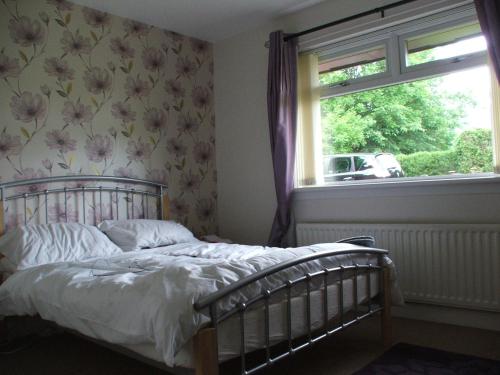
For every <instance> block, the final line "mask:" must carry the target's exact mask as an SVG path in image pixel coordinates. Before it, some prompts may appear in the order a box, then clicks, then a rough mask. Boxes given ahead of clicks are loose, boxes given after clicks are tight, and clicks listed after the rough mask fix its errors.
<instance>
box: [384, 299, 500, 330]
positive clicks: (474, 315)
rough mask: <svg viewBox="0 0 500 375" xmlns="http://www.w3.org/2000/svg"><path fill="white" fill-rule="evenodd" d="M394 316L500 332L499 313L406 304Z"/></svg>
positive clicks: (393, 312) (395, 310) (394, 311)
mask: <svg viewBox="0 0 500 375" xmlns="http://www.w3.org/2000/svg"><path fill="white" fill-rule="evenodd" d="M392 315H393V316H394V317H400V318H408V319H416V320H425V321H429V322H436V323H446V324H453V325H457V326H462V327H472V328H480V329H487V330H491V331H500V313H498V312H489V311H478V310H468V309H463V308H453V307H445V306H437V305H429V304H423V303H406V305H405V306H401V307H396V306H395V307H393V308H392Z"/></svg>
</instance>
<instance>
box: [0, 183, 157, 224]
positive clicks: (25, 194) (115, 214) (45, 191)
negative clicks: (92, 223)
mask: <svg viewBox="0 0 500 375" xmlns="http://www.w3.org/2000/svg"><path fill="white" fill-rule="evenodd" d="M58 182H59V183H63V184H64V183H66V184H67V183H82V182H83V183H85V182H91V183H92V184H96V185H97V186H85V185H83V186H77V187H67V186H66V187H60V186H58V187H54V188H49V187H48V186H47V185H48V184H54V183H58ZM106 183H112V185H113V186H107V185H105V184H106ZM116 184H123V185H124V186H116ZM129 185H133V186H137V185H140V186H141V188H140V189H136V188H135V187H129ZM23 187H27V191H23V190H24V189H23ZM148 188H151V189H152V190H153V191H149V190H146V189H148ZM11 189H15V191H14V193H11V192H10V190H11ZM19 189H20V190H21V191H22V192H19V191H16V190H19ZM8 192H9V194H8ZM105 192H106V193H109V194H110V196H109V199H108V200H107V203H108V204H109V206H110V215H111V217H109V218H110V219H119V218H120V199H119V198H120V196H121V197H125V200H126V215H125V218H127V219H129V218H131V217H132V218H133V217H134V203H135V201H134V198H135V197H136V196H140V205H141V208H142V211H143V215H144V217H145V218H149V203H150V202H149V198H151V197H152V198H155V199H157V201H156V203H157V204H156V206H157V207H158V209H157V210H156V213H157V218H160V219H161V218H163V217H164V216H165V215H164V209H165V207H164V204H163V202H162V199H163V198H164V195H165V194H166V192H167V186H166V185H164V184H162V183H158V182H153V181H148V180H142V179H137V178H129V177H115V176H85V175H83V176H71V175H70V176H53V177H43V178H36V179H28V180H17V181H10V182H5V183H2V184H0V208H1V210H0V211H1V212H0V216H1V217H2V218H3V214H4V210H5V208H6V202H9V201H14V202H15V201H17V200H22V208H21V212H22V213H23V217H24V224H27V223H28V221H29V219H28V199H29V198H35V197H36V198H37V199H38V201H37V210H38V209H39V208H40V203H43V205H44V207H45V210H44V211H45V215H44V217H45V223H49V204H48V203H49V196H55V197H57V198H59V197H60V196H61V195H62V200H63V203H62V214H61V216H62V217H63V218H64V221H66V222H67V221H68V220H69V219H68V218H69V214H68V213H69V212H68V210H69V208H68V200H69V196H70V194H75V193H76V194H79V196H80V198H81V199H79V200H77V202H76V204H77V206H78V207H81V208H82V212H83V217H82V221H83V223H84V224H85V223H86V214H85V212H86V206H87V203H88V202H87V200H88V199H89V197H88V194H89V193H90V194H91V197H90V198H91V200H92V201H93V202H94V203H96V205H95V207H94V206H92V207H93V208H94V219H95V212H96V211H97V207H99V211H98V212H99V217H100V218H101V219H102V218H103V217H104V215H103V212H104V209H103V204H104V203H105V202H106V200H105V199H104V198H103V193H105ZM97 196H98V198H97ZM113 208H114V210H113ZM123 208H125V207H123ZM57 221H59V220H57ZM77 221H79V220H77ZM3 225H4V223H3V220H2V222H1V228H0V233H2V232H3V229H4V228H3Z"/></svg>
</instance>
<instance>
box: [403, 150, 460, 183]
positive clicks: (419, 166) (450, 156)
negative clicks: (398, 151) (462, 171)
mask: <svg viewBox="0 0 500 375" xmlns="http://www.w3.org/2000/svg"><path fill="white" fill-rule="evenodd" d="M396 159H397V160H398V161H399V163H400V164H401V168H402V169H403V171H404V172H405V176H406V177H415V176H437V175H447V174H449V173H450V172H452V171H456V169H457V163H456V154H455V151H454V150H448V151H422V152H415V153H413V154H410V155H397V156H396Z"/></svg>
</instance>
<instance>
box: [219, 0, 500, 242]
mask: <svg viewBox="0 0 500 375" xmlns="http://www.w3.org/2000/svg"><path fill="white" fill-rule="evenodd" d="M391 1H392V0H386V1H373V0H358V1H352V0H336V1H326V2H324V3H320V4H318V5H316V6H313V7H311V8H308V9H306V10H303V11H301V12H299V13H296V14H290V15H287V16H283V17H281V18H279V19H276V20H275V21H273V22H269V23H267V24H265V25H261V26H260V27H258V28H257V29H255V30H251V31H249V32H245V33H243V34H241V35H238V36H237V37H233V38H231V39H228V40H225V41H222V42H219V43H216V44H215V49H214V61H215V111H216V140H217V141H216V142H217V144H216V153H217V173H218V199H219V200H218V215H219V217H218V219H219V228H220V234H221V235H222V236H223V237H228V238H231V239H232V240H234V241H236V242H240V243H248V244H263V243H265V242H266V240H267V237H268V234H269V230H270V227H271V223H272V220H273V217H274V211H275V208H276V199H275V190H274V180H273V173H272V164H271V155H270V145H269V132H268V123H267V107H266V85H267V54H268V50H267V49H266V48H264V43H265V41H266V40H267V39H268V34H269V32H271V31H273V30H276V29H280V28H282V29H283V30H284V31H285V32H294V31H300V30H303V29H307V28H309V27H313V26H316V25H319V24H322V23H326V22H329V21H332V20H335V19H339V18H343V17H346V16H349V15H352V14H356V13H359V12H361V11H365V10H368V9H372V8H375V7H377V6H380V5H382V4H386V3H390V2H391ZM384 190H385V193H382V192H381V190H377V192H376V193H373V192H370V191H368V190H353V189H350V190H349V189H348V190H346V189H344V190H342V191H340V190H338V191H337V192H335V191H332V190H330V191H329V192H326V193H325V192H324V191H323V192H320V193H318V192H317V191H316V192H314V193H310V192H300V193H298V194H297V197H296V198H297V200H296V202H295V204H294V206H295V214H296V218H297V221H318V222H320V221H323V222H366V221H369V222H427V223H433V222H441V223H443V222H450V223H454V222H460V223H467V222H481V223H498V222H500V220H499V217H500V210H499V209H500V184H499V183H498V182H494V183H486V182H485V183H480V184H473V185H467V184H465V185H464V184H449V185H446V184H445V185H439V186H435V185H432V186H423V187H417V188H412V189H410V190H408V189H407V188H398V187H396V188H394V187H393V188H389V189H384ZM388 192H390V193H391V194H388Z"/></svg>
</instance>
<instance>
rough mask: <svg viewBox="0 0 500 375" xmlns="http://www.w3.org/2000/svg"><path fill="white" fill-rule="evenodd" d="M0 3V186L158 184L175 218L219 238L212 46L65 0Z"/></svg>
mask: <svg viewBox="0 0 500 375" xmlns="http://www.w3.org/2000/svg"><path fill="white" fill-rule="evenodd" d="M0 1H1V4H0V8H1V11H0V29H1V31H0V81H1V82H0V113H1V114H2V115H1V117H0V181H2V182H5V181H10V180H13V179H29V178H35V177H43V176H57V175H68V174H98V175H115V176H128V177H137V178H145V179H150V180H155V181H161V182H164V183H166V184H167V185H168V188H169V195H170V198H171V211H172V215H173V217H174V218H176V219H177V220H179V221H181V222H183V223H184V224H185V225H187V226H188V227H189V228H190V229H192V230H194V231H195V232H196V233H198V234H202V233H210V232H215V231H216V223H215V209H216V170H215V157H214V156H215V149H214V147H215V139H214V134H215V133H214V127H215V118H214V110H213V79H212V76H213V60H212V46H211V44H210V43H208V42H204V41H201V40H197V39H193V38H189V37H185V36H182V35H179V34H176V33H174V32H170V31H166V30H161V29H159V28H155V27H151V26H148V25H145V24H142V23H139V22H136V21H133V20H129V19H123V18H120V17H117V16H113V15H110V14H107V13H102V12H99V11H96V10H93V9H90V8H85V7H81V6H78V5H75V4H72V3H70V2H67V1H64V0H45V1H42V0H39V1H30V0H18V1H15V0H0ZM48 209H49V212H51V215H54V216H55V217H57V215H60V214H61V210H60V207H59V206H57V204H56V203H54V205H53V206H51V207H48ZM91 209H92V207H89V210H91ZM136 212H138V213H137V215H141V214H140V210H136ZM63 214H64V215H66V216H71V218H70V217H68V219H75V220H76V215H75V214H71V213H69V212H68V213H64V212H63ZM84 214H86V213H84ZM90 216H92V213H91V214H90ZM94 216H95V215H94ZM28 219H30V218H28ZM18 220H20V219H19V217H18V215H16V214H14V213H12V214H11V217H10V218H9V217H7V224H8V225H12V224H15V222H16V221H18Z"/></svg>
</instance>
